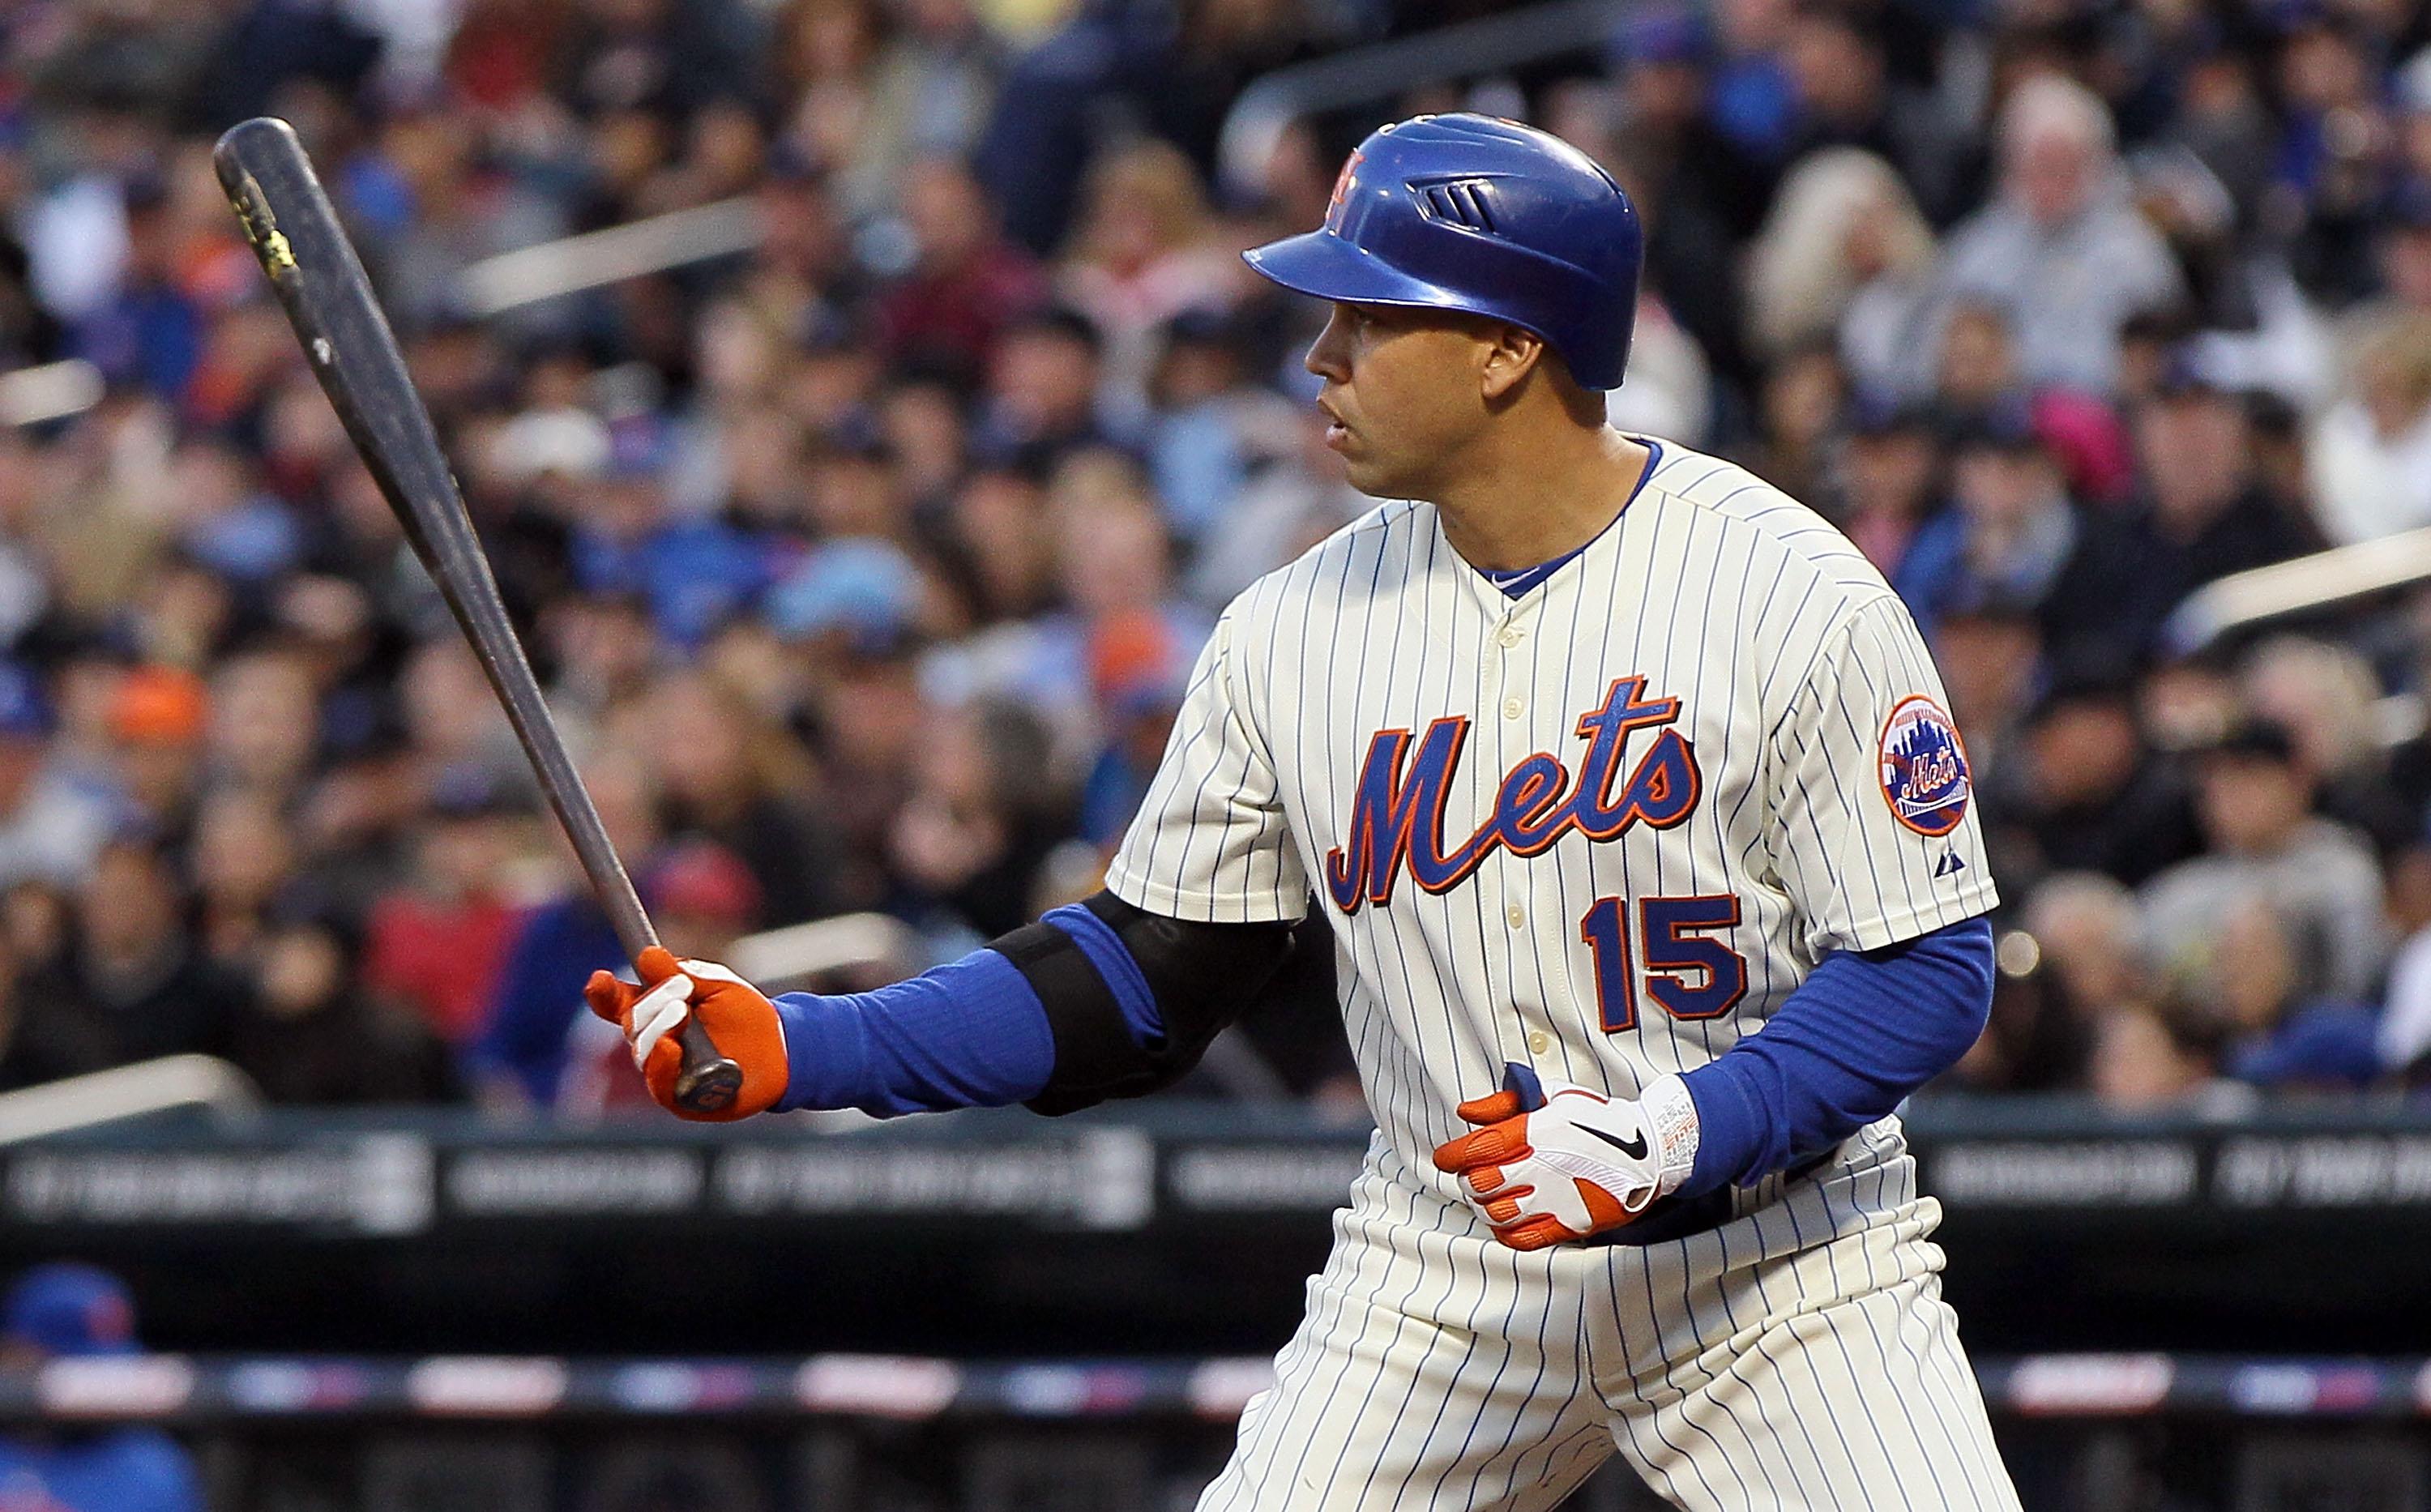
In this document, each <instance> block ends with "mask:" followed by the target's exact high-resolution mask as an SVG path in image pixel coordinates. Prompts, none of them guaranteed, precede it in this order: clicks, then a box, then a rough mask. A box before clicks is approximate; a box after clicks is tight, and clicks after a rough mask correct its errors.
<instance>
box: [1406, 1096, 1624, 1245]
mask: <svg viewBox="0 0 2431 1512" xmlns="http://www.w3.org/2000/svg"><path fill="white" fill-rule="evenodd" d="M1531 1090H1533V1089H1531V1088H1528V1087H1526V1086H1525V1085H1524V1084H1514V1083H1510V1082H1506V1083H1505V1084H1504V1086H1503V1089H1502V1090H1501V1091H1500V1092H1496V1093H1494V1094H1492V1095H1491V1096H1488V1097H1482V1098H1472V1099H1470V1100H1468V1101H1467V1102H1464V1103H1462V1104H1461V1105H1460V1107H1459V1109H1458V1112H1459V1114H1460V1116H1461V1117H1462V1118H1463V1119H1465V1120H1467V1122H1469V1123H1474V1124H1482V1125H1484V1127H1483V1128H1481V1129H1479V1130H1478V1131H1477V1132H1476V1133H1475V1134H1463V1135H1461V1136H1460V1137H1459V1138H1457V1139H1453V1140H1450V1141H1448V1142H1447V1143H1445V1144H1442V1145H1439V1146H1437V1147H1436V1149H1435V1168H1436V1169H1438V1170H1441V1171H1444V1172H1447V1173H1449V1174H1451V1175H1455V1176H1458V1177H1459V1178H1460V1189H1461V1195H1462V1196H1463V1197H1465V1198H1467V1200H1468V1203H1469V1205H1470V1206H1471V1207H1474V1208H1476V1209H1477V1210H1478V1211H1479V1212H1480V1213H1482V1214H1484V1216H1485V1221H1486V1222H1487V1223H1489V1224H1491V1225H1492V1226H1493V1229H1494V1236H1495V1237H1496V1238H1498V1239H1501V1241H1502V1242H1503V1243H1505V1244H1507V1245H1509V1246H1511V1248H1513V1249H1515V1250H1541V1249H1543V1248H1545V1247H1546V1246H1547V1245H1550V1244H1565V1243H1569V1242H1571V1241H1574V1240H1578V1239H1584V1238H1586V1237H1588V1236H1589V1235H1597V1234H1601V1233H1604V1232H1605V1231H1606V1230H1610V1229H1617V1228H1619V1227H1620V1226H1621V1225H1622V1224H1624V1223H1627V1222H1629V1221H1630V1220H1631V1219H1632V1218H1635V1217H1637V1215H1638V1214H1640V1213H1643V1212H1645V1211H1646V1208H1647V1205H1648V1204H1649V1203H1651V1202H1652V1201H1654V1200H1655V1198H1657V1197H1659V1196H1661V1195H1663V1187H1664V1163H1663V1161H1664V1151H1663V1150H1662V1148H1661V1146H1660V1142H1659V1141H1658V1140H1657V1138H1656V1137H1655V1134H1654V1132H1653V1129H1652V1127H1651V1122H1650V1120H1649V1119H1648V1117H1646V1114H1645V1112H1644V1110H1643V1109H1642V1108H1641V1107H1640V1106H1639V1105H1638V1104H1637V1103H1635V1102H1631V1101H1625V1100H1615V1099H1612V1098H1607V1097H1605V1096H1604V1095H1603V1094H1601V1093H1600V1092H1590V1091H1588V1090H1587V1089H1586V1088H1585V1087H1583V1086H1570V1085H1568V1084H1562V1083H1555V1084H1553V1085H1552V1087H1551V1089H1550V1095H1548V1096H1547V1097H1545V1098H1544V1100H1542V1102H1541V1103H1538V1102H1537V1101H1536V1100H1535V1099H1534V1098H1533V1097H1531V1096H1530V1095H1529V1092H1530V1091H1531Z"/></svg>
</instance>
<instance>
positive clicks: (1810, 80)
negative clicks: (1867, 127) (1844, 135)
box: [1785, 10, 1883, 122]
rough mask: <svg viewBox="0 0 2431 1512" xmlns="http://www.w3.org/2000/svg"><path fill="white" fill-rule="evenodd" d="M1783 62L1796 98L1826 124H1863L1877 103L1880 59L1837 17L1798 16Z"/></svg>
mask: <svg viewBox="0 0 2431 1512" xmlns="http://www.w3.org/2000/svg"><path fill="white" fill-rule="evenodd" d="M1785 58H1786V62H1787V63H1788V65H1789V74H1790V77H1791V78H1792V79H1793V80H1795V81H1796V84H1797V88H1798V93H1799V97H1800V98H1801V99H1802V100H1803V101H1804V102H1805V105H1806V108H1807V109H1809V110H1811V111H1813V112H1814V113H1815V114H1817V115H1819V116H1821V117H1823V118H1824V119H1825V120H1827V121H1839V122H1855V121H1863V120H1866V119H1867V118H1869V116H1870V115H1871V114H1872V113H1873V111H1874V109H1875V108H1876V106H1877V105H1878V104H1879V102H1880V97H1881V93H1882V84H1883V59H1882V55H1881V53H1880V52H1878V51H1877V50H1876V49H1875V48H1874V46H1873V45H1872V44H1871V43H1870V42H1867V40H1866V39H1865V37H1864V36H1863V35H1862V34H1860V33H1859V32H1858V30H1857V29H1856V27H1854V26H1853V25H1850V24H1849V22H1848V20H1847V19H1846V18H1845V17H1842V16H1840V15H1839V14H1837V13H1836V12H1833V11H1828V10H1806V11H1802V12H1801V13H1800V14H1799V16H1798V18H1797V19H1796V20H1795V21H1794V22H1792V23H1791V24H1790V27H1789V46H1788V49H1787V51H1786V55H1785Z"/></svg>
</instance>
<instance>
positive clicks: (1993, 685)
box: [1934, 613, 2042, 736]
mask: <svg viewBox="0 0 2431 1512" xmlns="http://www.w3.org/2000/svg"><path fill="white" fill-rule="evenodd" d="M1934 652H1935V656H1936V660H1937V661H1939V662H1940V664H1941V676H1942V683H1943V686H1944V687H1945V688H1946V689H1947V690H1948V692H1949V694H1950V710H1951V713H1952V714H1955V715H1956V716H1957V719H1958V727H1959V728H1960V729H1961V730H1964V731H1969V732H1970V734H1980V735H1985V736H1993V735H1997V734H1998V733H1999V732H2000V731H2003V730H2005V729H2007V728H2008V726H2009V724H2010V722H2011V721H2012V720H2013V719H2015V718H2016V717H2017V715H2018V713H2019V711H2020V710H2021V709H2023V708H2024V707H2025V703H2026V697H2027V691H2028V690H2029V689H2030V688H2031V687H2032V686H2033V685H2034V677H2035V669H2036V667H2037V664H2039V663H2040V661H2041V659H2042V635H2041V633H2040V632H2039V631H2038V630H2037V629H2036V627H2035V622H2034V620H2033V619H2032V617H2030V616H2028V615H2024V614H2008V613H1998V614H1947V615H1944V616H1943V617H1942V620H1941V624H1940V626H1939V627H1938V629H1937V630H1936V633H1935V636H1934Z"/></svg>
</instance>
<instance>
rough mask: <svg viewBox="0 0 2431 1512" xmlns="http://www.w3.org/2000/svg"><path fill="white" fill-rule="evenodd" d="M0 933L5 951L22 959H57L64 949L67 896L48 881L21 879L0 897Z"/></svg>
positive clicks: (41, 960)
mask: <svg viewBox="0 0 2431 1512" xmlns="http://www.w3.org/2000/svg"><path fill="white" fill-rule="evenodd" d="M0 933H5V934H6V936H7V938H8V944H7V946H6V947H5V948H0V949H5V950H6V952H7V954H8V955H9V956H12V957H14V958H15V959H16V960H19V961H25V962H35V963H40V962H47V961H55V960H57V959H59V952H60V951H62V950H64V949H67V942H68V899H67V897H66V895H65V894H63V893H61V892H60V891H59V889H58V888H56V887H54V886H52V885H51V884H50V883H48V882H19V883H18V884H17V885H16V886H14V887H11V888H9V889H8V894H7V896H6V897H0Z"/></svg>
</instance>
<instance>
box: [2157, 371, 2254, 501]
mask: <svg viewBox="0 0 2431 1512" xmlns="http://www.w3.org/2000/svg"><path fill="white" fill-rule="evenodd" d="M2136 445H2137V450H2138V454H2139V455H2140V458H2141V460H2142V462H2143V471H2144V476H2145V477H2146V478H2148V479H2151V481H2152V488H2153V502H2154V506H2155V508H2156V509H2157V511H2158V512H2159V514H2160V517H2161V520H2162V522H2163V524H2164V525H2166V526H2171V527H2173V528H2175V529H2188V530H2192V529H2202V528H2203V526H2204V525H2205V524H2207V523H2209V521H2210V520H2211V519H2212V517H2213V516H2214V515H2215V514H2216V513H2217V512H2219V511H2220V510H2221V508H2223V507H2225V506H2226V505H2227V504H2228V503H2229V501H2230V500H2231V499H2233V498H2235V497H2236V496H2237V491H2238V488H2240V487H2241V486H2243V484H2244V481H2245V479H2246V476H2247V474H2248V472H2249V470H2250V468H2251V465H2252V449H2251V446H2252V438H2251V436H2250V434H2249V432H2248V430H2247V427H2246V423H2245V411H2244V408H2243V407H2242V406H2241V405H2239V404H2238V402H2237V401H2236V400H2235V399H2234V398H2232V397H2231V396H2230V395H2224V394H2220V393H2217V392H2215V391H2213V390H2210V389H2194V390H2189V391H2187V392H2184V393H2178V394H2162V395H2155V396H2154V398H2152V399H2150V400H2148V401H2146V403H2145V404H2144V405H2143V407H2142V408H2141V409H2139V410H2138V411H2137V412H2136Z"/></svg>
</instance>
